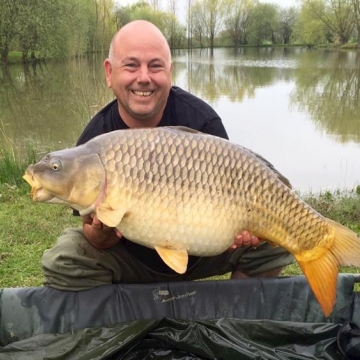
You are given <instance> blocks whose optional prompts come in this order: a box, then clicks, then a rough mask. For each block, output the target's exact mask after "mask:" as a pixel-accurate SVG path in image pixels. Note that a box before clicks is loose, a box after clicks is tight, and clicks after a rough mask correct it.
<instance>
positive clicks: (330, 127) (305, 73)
mask: <svg viewBox="0 0 360 360" xmlns="http://www.w3.org/2000/svg"><path fill="white" fill-rule="evenodd" d="M325 54H326V56H325ZM314 65H315V66H314ZM309 69H311V71H309ZM295 82H296V88H295V91H294V92H293V93H292V94H291V101H292V104H293V105H294V106H297V107H298V109H299V110H300V111H304V112H308V113H309V114H310V116H311V118H312V120H313V121H314V122H315V124H316V126H317V127H319V128H321V129H322V130H323V131H325V132H326V133H327V134H331V135H334V136H336V139H337V140H339V141H341V142H343V143H344V142H349V141H355V142H357V143H358V142H360V126H359V125H360V112H359V109H360V102H359V93H360V53H359V52H345V51H334V52H326V53H325V52H324V53H323V56H322V57H321V60H318V62H317V64H316V63H315V64H314V56H312V57H310V56H307V57H304V58H303V59H302V61H301V63H300V67H299V70H298V71H297V73H296V75H295Z"/></svg>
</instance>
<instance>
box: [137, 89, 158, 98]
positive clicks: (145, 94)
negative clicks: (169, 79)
mask: <svg viewBox="0 0 360 360" xmlns="http://www.w3.org/2000/svg"><path fill="white" fill-rule="evenodd" d="M131 92H132V93H133V94H134V95H138V96H144V97H146V96H150V95H152V94H153V93H154V91H136V90H131Z"/></svg>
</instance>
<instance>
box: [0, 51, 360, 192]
mask: <svg viewBox="0 0 360 360" xmlns="http://www.w3.org/2000/svg"><path fill="white" fill-rule="evenodd" d="M359 55H360V54H359V53H358V52H356V51H328V50H321V49H318V50H316V49H307V48H260V49H254V48H246V49H237V50H235V49H215V50H214V51H213V52H212V53H211V52H210V50H208V49H203V50H193V51H187V50H181V51H176V52H174V54H173V61H174V75H173V83H174V84H175V85H178V86H181V87H182V88H184V89H186V90H188V91H190V92H192V93H193V94H195V95H197V96H199V97H201V98H202V99H204V100H205V101H207V102H208V103H209V104H211V105H212V106H213V107H214V108H215V110H216V111H217V112H218V114H219V115H220V116H221V118H222V119H223V121H224V124H225V127H226V129H227V131H228V134H229V136H230V139H231V140H232V141H233V142H236V143H239V144H241V145H244V146H246V147H248V148H250V149H252V150H254V151H256V152H257V153H259V154H261V155H262V156H264V157H265V158H266V159H267V160H269V161H270V162H271V163H273V165H274V166H275V167H276V168H277V169H278V170H279V171H280V172H282V173H283V174H284V175H285V176H286V177H288V178H289V180H290V181H291V183H292V184H293V186H294V188H295V189H296V190H299V191H300V192H310V191H311V192H317V191H324V190H331V191H333V190H336V189H341V190H344V189H353V188H354V187H356V186H357V185H358V184H359V182H360V161H359V160H360V126H359V125H360V100H359V96H360V95H359V94H360V91H359V90H360V71H359V70H360V60H359V59H360V56H359ZM104 57H105V56H101V55H98V56H94V57H91V58H81V59H75V60H72V61H66V62H51V63H49V62H48V63H46V64H41V65H37V66H28V67H24V66H22V65H13V66H10V67H9V68H8V69H5V68H2V72H1V73H0V104H1V105H0V141H1V142H2V144H3V145H5V146H12V147H13V148H14V149H16V150H18V151H22V150H24V149H25V150H26V148H27V147H28V146H29V144H31V145H32V146H35V148H36V149H37V150H38V152H39V156H40V155H41V154H43V153H44V152H46V151H48V150H55V149H60V148H63V147H67V146H71V145H73V144H74V143H75V141H76V139H77V137H78V136H79V134H80V133H81V131H82V129H83V127H84V126H85V124H86V123H87V122H88V121H89V119H90V117H91V116H92V115H94V114H95V113H96V112H97V111H98V110H99V109H101V108H102V107H103V106H104V105H105V104H106V103H107V102H109V101H110V100H111V99H112V98H113V95H112V93H111V91H110V90H108V89H107V87H106V86H105V79H104V73H103V68H102V60H103V58H104Z"/></svg>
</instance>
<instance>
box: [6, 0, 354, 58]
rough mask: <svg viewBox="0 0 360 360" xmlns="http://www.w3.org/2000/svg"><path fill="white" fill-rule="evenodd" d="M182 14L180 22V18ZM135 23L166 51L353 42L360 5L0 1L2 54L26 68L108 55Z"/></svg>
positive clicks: (247, 0) (237, 0)
mask: <svg viewBox="0 0 360 360" xmlns="http://www.w3.org/2000/svg"><path fill="white" fill-rule="evenodd" d="M184 13H185V15H186V16H185V18H184V20H183V21H182V22H180V21H179V18H180V15H181V14H184ZM135 19H145V20H149V21H151V22H153V23H154V24H156V25H157V26H158V27H159V28H160V29H161V30H162V31H163V33H164V34H165V36H166V38H167V39H168V41H169V44H170V47H171V48H182V47H215V46H234V47H237V46H243V45H255V46H260V45H268V44H285V45H290V44H307V45H314V44H334V45H344V44H346V43H348V42H353V43H355V44H356V43H359V42H358V36H359V33H360V0H342V1H332V0H300V1H299V5H298V6H297V7H290V8H281V7H279V6H276V5H273V4H268V3H262V2H261V1H258V0H185V1H181V2H180V1H176V0H162V1H161V0H147V1H139V2H137V3H136V4H134V5H128V6H121V0H118V1H115V0H1V1H0V54H1V61H2V62H3V63H8V60H9V52H10V51H18V52H20V53H21V56H22V59H23V60H24V61H28V60H35V59H46V58H57V59H61V58H67V57H73V56H78V55H83V54H86V53H89V52H97V51H104V50H105V51H107V47H108V45H109V42H110V39H111V37H112V35H113V34H114V33H115V31H116V30H117V29H118V28H120V27H121V26H123V25H124V24H126V23H128V22H129V21H132V20H135Z"/></svg>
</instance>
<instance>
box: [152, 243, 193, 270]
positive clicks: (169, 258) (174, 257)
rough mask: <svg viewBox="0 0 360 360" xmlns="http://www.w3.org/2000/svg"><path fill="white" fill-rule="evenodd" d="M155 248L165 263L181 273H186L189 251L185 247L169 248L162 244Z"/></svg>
mask: <svg viewBox="0 0 360 360" xmlns="http://www.w3.org/2000/svg"><path fill="white" fill-rule="evenodd" d="M155 250H156V251H157V253H158V254H159V256H160V257H161V259H162V260H163V261H164V263H165V264H166V265H167V266H169V267H170V268H171V269H173V270H174V271H176V272H177V273H179V274H184V273H185V271H186V269H187V264H188V259H189V256H188V253H187V251H186V250H185V249H179V250H175V249H169V248H165V247H162V246H155Z"/></svg>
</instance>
